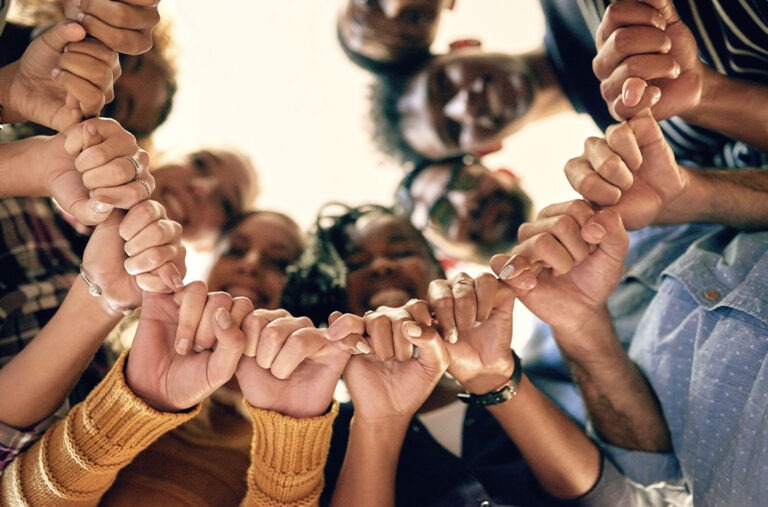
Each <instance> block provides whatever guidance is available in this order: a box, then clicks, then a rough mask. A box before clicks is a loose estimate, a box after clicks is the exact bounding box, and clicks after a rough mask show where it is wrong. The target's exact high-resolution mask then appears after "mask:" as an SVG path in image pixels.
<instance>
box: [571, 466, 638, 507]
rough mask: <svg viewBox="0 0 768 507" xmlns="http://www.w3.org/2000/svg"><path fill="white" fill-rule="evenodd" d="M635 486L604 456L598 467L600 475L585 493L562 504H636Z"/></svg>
mask: <svg viewBox="0 0 768 507" xmlns="http://www.w3.org/2000/svg"><path fill="white" fill-rule="evenodd" d="M636 498H637V497H636V493H635V488H634V487H633V486H632V484H631V483H630V481H628V480H627V479H626V478H625V477H624V476H623V475H622V474H621V472H619V471H618V470H617V469H616V467H615V466H613V464H612V463H611V462H610V461H609V460H608V459H607V458H605V457H603V462H602V464H601V467H600V477H599V478H598V479H597V482H596V483H595V485H594V486H592V489H590V490H589V491H588V492H587V493H585V494H584V495H582V496H580V497H579V498H576V499H574V500H570V501H568V502H565V503H564V505H569V506H577V507H597V506H605V507H612V506H614V505H622V506H625V507H632V506H634V505H637V502H636Z"/></svg>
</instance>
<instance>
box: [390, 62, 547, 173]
mask: <svg viewBox="0 0 768 507" xmlns="http://www.w3.org/2000/svg"><path fill="white" fill-rule="evenodd" d="M533 99H534V84H533V78H532V75H531V70H530V69H529V67H528V65H527V64H526V63H525V60H524V59H523V58H522V57H519V56H513V55H507V54H501V53H486V52H484V51H483V50H482V49H480V48H479V47H464V48H461V49H457V50H454V51H452V52H451V53H448V54H446V55H442V56H438V57H436V58H434V59H433V60H432V61H431V62H430V63H429V64H428V65H427V66H426V67H425V68H424V69H422V70H420V71H419V72H418V73H417V74H415V75H414V76H413V77H412V78H411V79H410V80H409V82H408V85H407V86H406V89H405V92H404V94H403V95H402V97H401V98H400V100H399V101H398V111H399V114H400V129H401V130H402V135H403V137H404V139H405V141H406V142H407V143H408V144H409V145H410V146H411V147H412V148H413V149H414V150H415V151H417V152H418V153H420V154H422V155H423V156H425V157H427V158H430V159H433V160H439V159H443V158H447V157H451V156H456V155H459V154H461V153H472V154H476V155H478V154H483V153H487V152H490V151H494V150H495V149H498V147H499V144H500V143H501V141H502V139H504V138H505V137H506V136H508V135H510V134H512V133H513V132H515V131H517V130H518V129H520V128H521V127H522V126H523V124H524V122H525V116H526V113H527V112H528V111H529V110H530V109H531V106H532V104H533Z"/></svg>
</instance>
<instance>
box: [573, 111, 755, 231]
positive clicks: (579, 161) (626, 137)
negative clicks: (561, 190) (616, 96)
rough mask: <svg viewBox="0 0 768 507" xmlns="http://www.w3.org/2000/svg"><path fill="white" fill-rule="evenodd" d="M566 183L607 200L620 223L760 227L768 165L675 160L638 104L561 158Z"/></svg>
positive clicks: (596, 198)
mask: <svg viewBox="0 0 768 507" xmlns="http://www.w3.org/2000/svg"><path fill="white" fill-rule="evenodd" d="M565 174H566V176H567V177H568V181H569V182H570V183H571V186H572V187H573V188H574V190H576V191H577V192H578V193H580V194H581V195H582V196H583V197H584V198H585V199H587V200H588V201H590V202H593V203H595V204H597V205H599V206H615V207H616V209H617V210H618V211H619V213H620V214H621V218H622V220H623V222H624V225H625V226H626V227H627V229H639V228H641V227H644V226H646V225H650V224H654V223H655V224H680V223H687V222H714V223H722V224H724V225H730V226H733V227H738V228H762V227H765V225H766V220H767V219H768V199H765V195H766V192H768V170H767V169H757V170H743V171H714V170H702V169H690V168H686V167H683V166H680V165H678V164H677V162H676V161H675V156H674V154H673V153H672V149H671V148H670V146H669V144H668V143H667V141H666V140H665V138H664V135H663V134H662V132H661V129H660V128H659V125H658V123H657V122H656V120H655V119H654V118H653V116H651V115H650V114H648V110H647V109H646V110H645V111H644V112H642V113H640V114H638V115H637V116H635V117H633V118H632V119H630V120H629V121H626V122H624V123H621V124H618V125H612V126H611V127H609V128H608V129H607V130H606V133H605V138H596V137H593V138H589V139H587V141H586V142H585V144H584V153H583V154H582V155H581V156H580V157H577V158H574V159H571V160H569V161H568V163H567V164H566V166H565Z"/></svg>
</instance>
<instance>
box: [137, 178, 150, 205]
mask: <svg viewBox="0 0 768 507" xmlns="http://www.w3.org/2000/svg"><path fill="white" fill-rule="evenodd" d="M135 181H136V183H141V186H142V187H144V190H146V191H147V197H146V199H149V198H150V197H151V196H152V190H151V189H150V188H149V183H147V182H146V181H144V180H142V179H141V178H136V180H135ZM146 199H145V200H146Z"/></svg>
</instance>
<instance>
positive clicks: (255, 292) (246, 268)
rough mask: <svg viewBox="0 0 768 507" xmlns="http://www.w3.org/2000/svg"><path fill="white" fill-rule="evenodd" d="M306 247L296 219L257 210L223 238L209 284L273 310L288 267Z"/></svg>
mask: <svg viewBox="0 0 768 507" xmlns="http://www.w3.org/2000/svg"><path fill="white" fill-rule="evenodd" d="M303 249H304V240H303V236H302V233H301V230H300V229H299V226H298V225H296V223H295V222H294V221H293V220H291V219H290V218H288V217H287V216H285V215H282V214H278V213H272V212H266V211H258V212H255V213H254V214H251V215H248V216H247V217H246V218H244V219H243V220H242V221H241V222H240V223H239V224H238V225H237V226H235V227H234V228H233V229H232V230H231V231H230V232H229V233H228V234H227V235H226V238H224V239H223V240H222V244H221V255H220V256H219V258H218V260H217V261H216V263H215V264H214V265H213V267H212V268H211V271H210V273H209V275H208V286H209V288H210V290H212V291H225V292H228V293H230V294H232V295H233V296H244V297H247V298H249V299H250V300H251V301H253V304H254V307H256V308H266V309H269V310H274V309H276V308H279V307H280V295H281V294H282V292H283V286H284V285H285V276H286V275H285V270H286V268H287V267H288V265H290V264H291V263H292V262H294V261H295V260H296V259H298V257H299V255H301V252H302V251H303Z"/></svg>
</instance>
